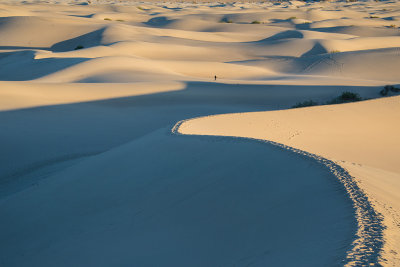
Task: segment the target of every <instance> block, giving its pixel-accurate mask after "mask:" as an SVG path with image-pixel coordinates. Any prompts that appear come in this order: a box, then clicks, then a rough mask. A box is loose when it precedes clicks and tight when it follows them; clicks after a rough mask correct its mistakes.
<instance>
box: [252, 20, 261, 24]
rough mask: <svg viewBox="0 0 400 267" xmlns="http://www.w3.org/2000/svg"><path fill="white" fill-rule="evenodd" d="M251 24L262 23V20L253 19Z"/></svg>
mask: <svg viewBox="0 0 400 267" xmlns="http://www.w3.org/2000/svg"><path fill="white" fill-rule="evenodd" d="M251 24H261V22H259V21H258V20H253V21H252V22H251Z"/></svg>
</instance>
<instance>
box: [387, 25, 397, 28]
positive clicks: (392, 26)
mask: <svg viewBox="0 0 400 267" xmlns="http://www.w3.org/2000/svg"><path fill="white" fill-rule="evenodd" d="M388 27H389V28H396V25H394V24H390V25H389V26H388Z"/></svg>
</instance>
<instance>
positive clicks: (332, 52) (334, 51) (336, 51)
mask: <svg viewBox="0 0 400 267" xmlns="http://www.w3.org/2000/svg"><path fill="white" fill-rule="evenodd" d="M329 53H331V54H335V53H340V50H332V51H330V52H329Z"/></svg>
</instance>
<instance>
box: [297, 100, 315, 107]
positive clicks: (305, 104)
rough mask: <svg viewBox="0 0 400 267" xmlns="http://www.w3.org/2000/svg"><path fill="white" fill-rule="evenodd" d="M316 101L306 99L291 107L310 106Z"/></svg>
mask: <svg viewBox="0 0 400 267" xmlns="http://www.w3.org/2000/svg"><path fill="white" fill-rule="evenodd" d="M317 105H318V102H315V101H313V100H307V101H303V102H298V103H297V104H296V105H294V106H292V108H304V107H312V106H317Z"/></svg>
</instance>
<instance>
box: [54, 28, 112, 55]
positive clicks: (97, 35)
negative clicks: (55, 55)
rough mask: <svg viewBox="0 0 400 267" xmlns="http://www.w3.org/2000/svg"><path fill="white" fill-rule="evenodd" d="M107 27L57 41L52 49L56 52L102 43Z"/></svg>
mask: <svg viewBox="0 0 400 267" xmlns="http://www.w3.org/2000/svg"><path fill="white" fill-rule="evenodd" d="M105 29H106V28H102V29H99V30H95V31H93V32H89V33H86V34H83V35H81V36H78V37H75V38H72V39H68V40H65V41H62V42H59V43H56V44H54V45H52V46H51V47H50V50H52V51H54V52H66V51H72V50H74V49H75V48H76V47H77V46H83V47H84V48H88V47H93V46H98V45H101V44H102V43H101V40H102V38H103V33H104V31H105Z"/></svg>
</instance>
